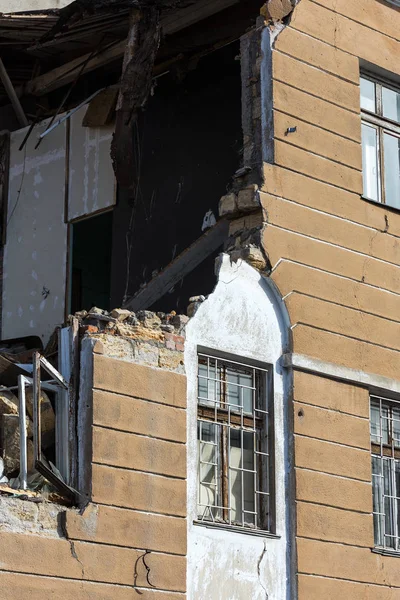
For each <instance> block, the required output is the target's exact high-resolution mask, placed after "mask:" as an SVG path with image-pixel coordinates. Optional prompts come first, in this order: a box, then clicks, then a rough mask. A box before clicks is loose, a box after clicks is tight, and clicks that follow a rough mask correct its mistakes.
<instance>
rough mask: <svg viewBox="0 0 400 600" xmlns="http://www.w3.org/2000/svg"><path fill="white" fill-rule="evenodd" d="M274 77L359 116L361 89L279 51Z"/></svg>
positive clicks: (274, 55)
mask: <svg viewBox="0 0 400 600" xmlns="http://www.w3.org/2000/svg"><path fill="white" fill-rule="evenodd" d="M272 61H273V62H272V64H273V76H274V78H275V79H276V80H277V81H282V82H283V83H286V84H287V85H290V86H293V87H295V88H297V89H300V90H303V91H305V92H307V93H308V94H312V95H313V96H317V97H318V98H322V99H324V100H328V101H329V102H333V103H334V104H337V105H338V106H340V107H343V108H347V109H349V110H352V111H353V112H355V113H357V114H359V112H360V89H359V86H358V82H357V84H354V83H350V82H348V81H344V80H343V79H340V78H339V77H336V76H335V75H333V74H331V73H325V72H324V71H321V70H320V69H318V68H316V67H314V66H310V65H307V64H306V63H304V62H302V60H297V59H296V58H292V57H291V56H287V55H286V54H282V53H280V52H278V51H275V52H274V53H273V57H272Z"/></svg>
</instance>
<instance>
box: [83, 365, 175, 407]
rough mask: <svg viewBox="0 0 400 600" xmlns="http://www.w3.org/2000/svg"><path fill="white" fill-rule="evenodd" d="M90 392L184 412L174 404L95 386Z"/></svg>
mask: <svg viewBox="0 0 400 600" xmlns="http://www.w3.org/2000/svg"><path fill="white" fill-rule="evenodd" d="M104 356H105V358H112V357H111V356H110V357H107V356H106V355H104ZM135 364H137V363H132V365H135ZM141 366H148V365H141ZM149 368H152V367H151V366H150V367H149ZM153 368H154V367H153ZM171 372H172V371H171ZM177 375H180V373H177ZM92 391H93V392H95V391H99V392H106V393H107V394H113V395H114V396H122V397H123V398H129V399H130V400H131V399H133V400H141V401H142V402H149V403H150V404H157V405H158V406H170V407H171V408H176V410H183V411H186V407H185V406H175V404H169V403H167V402H158V401H157V400H150V399H149V398H142V397H140V396H135V395H132V394H124V393H123V392H116V391H115V390H110V389H106V388H102V387H98V386H96V385H94V386H93V388H92Z"/></svg>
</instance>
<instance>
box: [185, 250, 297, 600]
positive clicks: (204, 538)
mask: <svg viewBox="0 0 400 600" xmlns="http://www.w3.org/2000/svg"><path fill="white" fill-rule="evenodd" d="M288 332H289V323H288V319H287V315H286V311H285V307H284V306H283V304H282V301H281V300H280V299H279V298H278V296H277V295H276V292H275V290H274V288H273V287H272V286H271V285H270V282H269V281H268V280H266V279H264V278H263V277H262V276H261V275H260V273H259V272H258V271H257V270H255V269H254V268H252V267H251V266H249V265H248V264H246V263H245V262H244V261H242V260H241V259H239V260H238V261H237V262H231V259H230V257H229V256H228V255H226V254H225V255H222V258H221V261H220V265H219V273H218V284H217V286H216V288H215V290H214V292H213V293H212V294H211V295H210V296H209V297H208V299H207V300H206V301H205V302H204V303H202V304H201V306H200V308H199V309H198V310H197V312H196V314H195V316H194V317H193V318H192V319H191V321H190V322H189V323H188V326H187V328H186V345H185V367H186V374H187V380H188V409H187V419H188V421H187V428H188V474H189V477H188V598H189V599H190V600H241V599H247V598H251V599H252V600H265V599H266V598H268V600H285V599H289V598H290V597H291V594H292V589H291V585H292V577H291V560H292V556H291V545H290V537H289V530H290V518H291V516H290V514H289V512H288V500H287V499H288V495H289V493H290V489H289V471H290V465H289V459H288V455H289V452H288V451H289V437H288V429H287V427H288V421H287V412H288V390H289V383H290V382H289V380H288V379H287V377H286V375H285V373H284V370H283V369H282V366H281V364H280V357H281V356H282V353H284V352H285V348H287V347H288V344H289V335H288ZM199 348H201V349H207V350H209V351H211V352H212V351H213V350H214V351H218V352H223V353H227V354H229V355H233V356H235V357H238V358H239V359H243V360H246V359H248V360H250V361H252V360H253V361H258V362H261V363H262V364H265V365H272V367H273V378H274V411H275V418H274V424H275V440H274V441H275V472H276V476H275V489H276V533H277V537H276V538H271V537H267V536H265V537H264V536H263V535H261V536H260V535H254V534H246V533H241V532H237V531H235V532H233V531H229V530H227V529H221V528H217V527H213V526H209V527H205V526H204V525H198V524H196V523H195V521H196V519H197V510H196V501H197V433H196V426H197V425H196V421H197V352H198V349H199Z"/></svg>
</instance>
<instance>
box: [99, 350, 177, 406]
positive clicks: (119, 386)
mask: <svg viewBox="0 0 400 600" xmlns="http://www.w3.org/2000/svg"><path fill="white" fill-rule="evenodd" d="M161 350H162V349H161ZM93 371H94V373H93V386H94V387H95V388H97V389H103V390H106V391H110V392H116V393H119V394H125V395H128V396H135V397H137V398H145V399H147V400H152V401H154V402H160V403H161V404H169V405H172V406H180V407H182V408H184V407H185V406H186V377H185V376H184V375H181V374H178V373H172V372H170V371H166V370H162V369H154V368H152V367H147V366H143V365H137V364H134V363H129V362H124V361H122V360H115V359H112V358H107V357H103V356H100V355H95V356H94V365H93Z"/></svg>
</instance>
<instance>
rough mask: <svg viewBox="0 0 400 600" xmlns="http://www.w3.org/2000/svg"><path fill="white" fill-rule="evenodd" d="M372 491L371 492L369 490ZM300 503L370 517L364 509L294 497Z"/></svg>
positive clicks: (370, 513)
mask: <svg viewBox="0 0 400 600" xmlns="http://www.w3.org/2000/svg"><path fill="white" fill-rule="evenodd" d="M371 493H372V492H371ZM300 502H301V503H302V504H311V505H312V506H321V507H326V508H332V509H334V510H341V511H343V512H346V513H348V512H351V513H355V514H357V515H370V516H371V518H372V512H369V511H365V510H356V509H355V508H344V507H343V506H338V505H337V504H328V503H327V502H315V500H305V499H304V498H296V503H297V504H298V503H300Z"/></svg>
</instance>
